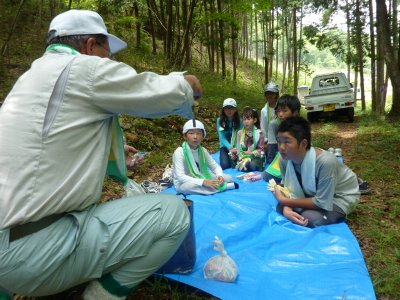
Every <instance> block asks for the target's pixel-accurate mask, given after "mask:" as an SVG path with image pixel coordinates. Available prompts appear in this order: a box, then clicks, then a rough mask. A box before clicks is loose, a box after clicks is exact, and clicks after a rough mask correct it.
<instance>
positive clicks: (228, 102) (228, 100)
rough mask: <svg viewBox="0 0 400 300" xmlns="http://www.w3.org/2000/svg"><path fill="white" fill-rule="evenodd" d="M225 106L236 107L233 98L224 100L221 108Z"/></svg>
mask: <svg viewBox="0 0 400 300" xmlns="http://www.w3.org/2000/svg"><path fill="white" fill-rule="evenodd" d="M226 106H232V107H237V104H236V100H235V99H233V98H226V99H225V100H224V104H222V107H226Z"/></svg>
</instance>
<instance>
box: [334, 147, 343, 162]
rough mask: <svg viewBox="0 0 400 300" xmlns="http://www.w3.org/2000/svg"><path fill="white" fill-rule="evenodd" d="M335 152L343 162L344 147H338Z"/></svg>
mask: <svg viewBox="0 0 400 300" xmlns="http://www.w3.org/2000/svg"><path fill="white" fill-rule="evenodd" d="M334 154H335V156H336V158H337V159H338V160H339V161H340V162H341V163H344V159H343V153H342V148H336V149H335V152H334Z"/></svg>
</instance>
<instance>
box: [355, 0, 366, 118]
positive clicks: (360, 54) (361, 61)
mask: <svg viewBox="0 0 400 300" xmlns="http://www.w3.org/2000/svg"><path fill="white" fill-rule="evenodd" d="M355 16H356V45H357V57H358V66H359V70H360V88H361V109H362V110H364V111H365V109H366V106H365V92H364V50H363V44H362V23H363V22H362V20H361V10H360V0H356V11H355Z"/></svg>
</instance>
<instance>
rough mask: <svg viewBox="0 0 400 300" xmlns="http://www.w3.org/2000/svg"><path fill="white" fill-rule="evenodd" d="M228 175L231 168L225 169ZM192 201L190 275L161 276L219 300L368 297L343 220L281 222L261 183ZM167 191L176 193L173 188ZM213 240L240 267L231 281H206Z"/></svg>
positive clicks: (364, 272)
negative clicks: (194, 246) (193, 257)
mask: <svg viewBox="0 0 400 300" xmlns="http://www.w3.org/2000/svg"><path fill="white" fill-rule="evenodd" d="M225 172H226V173H228V174H231V175H232V176H234V177H236V176H237V175H239V174H243V173H239V172H237V171H236V170H234V169H232V170H225ZM235 181H236V182H238V183H239V184H240V188H239V189H238V190H230V191H226V192H223V193H218V194H215V195H211V196H200V195H189V196H188V198H189V199H191V200H193V202H194V226H195V233H196V243H197V261H196V265H195V268H194V271H193V273H192V274H190V275H174V274H167V275H166V276H167V277H168V278H171V279H174V280H176V281H179V282H182V283H185V284H188V285H190V286H193V287H196V288H198V289H201V290H203V291H205V292H207V293H209V294H212V295H214V296H216V297H218V298H221V299H241V300H243V299H296V300H298V299H376V296H375V292H374V288H373V285H372V282H371V279H370V276H369V274H368V270H367V267H366V265H365V261H364V258H363V255H362V252H361V250H360V247H359V245H358V242H357V240H356V238H355V237H354V235H353V234H352V232H351V230H350V229H349V227H348V226H347V224H346V223H341V224H335V225H329V226H321V227H318V228H315V229H310V228H306V227H302V226H298V225H295V224H293V223H292V222H290V221H288V220H287V219H286V218H285V217H283V216H282V215H280V214H279V213H277V212H276V211H275V207H276V204H277V201H276V199H275V198H274V196H273V194H272V193H271V192H270V191H268V190H267V183H266V182H265V181H263V180H261V181H256V182H244V181H243V180H240V179H236V178H235ZM165 192H167V193H176V191H175V189H174V188H170V189H168V190H166V191H165ZM214 236H218V237H219V238H220V239H221V240H222V241H223V242H224V245H225V250H226V251H227V252H228V255H230V256H231V257H232V258H233V259H234V261H235V262H236V264H237V265H238V267H239V269H240V274H239V277H238V279H237V281H236V282H235V283H222V282H217V281H212V280H207V279H205V278H204V275H203V267H204V265H205V263H206V262H207V260H208V259H209V258H211V257H213V256H215V255H218V254H219V252H217V251H215V250H214V249H213V239H214Z"/></svg>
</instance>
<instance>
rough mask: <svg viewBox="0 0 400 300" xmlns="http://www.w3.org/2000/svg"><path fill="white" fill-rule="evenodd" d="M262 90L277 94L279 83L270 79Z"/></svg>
mask: <svg viewBox="0 0 400 300" xmlns="http://www.w3.org/2000/svg"><path fill="white" fill-rule="evenodd" d="M264 92H272V93H275V94H279V85H278V84H276V83H275V82H272V81H271V82H269V83H268V84H267V85H265V87H264Z"/></svg>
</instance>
